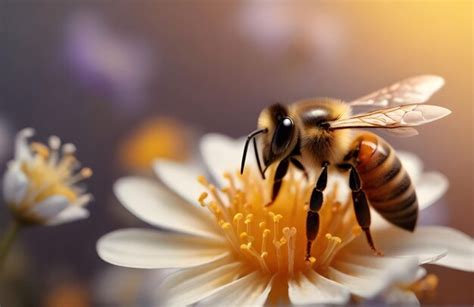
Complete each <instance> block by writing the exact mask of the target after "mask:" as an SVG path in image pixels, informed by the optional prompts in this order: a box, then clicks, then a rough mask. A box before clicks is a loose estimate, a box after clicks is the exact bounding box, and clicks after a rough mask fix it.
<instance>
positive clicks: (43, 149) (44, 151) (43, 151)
mask: <svg viewBox="0 0 474 307" xmlns="http://www.w3.org/2000/svg"><path fill="white" fill-rule="evenodd" d="M30 147H31V149H32V150H34V151H36V153H37V154H38V155H40V156H41V157H42V158H44V159H46V158H47V157H48V156H49V149H48V147H47V146H45V145H43V144H41V143H37V142H34V143H31V144H30Z"/></svg>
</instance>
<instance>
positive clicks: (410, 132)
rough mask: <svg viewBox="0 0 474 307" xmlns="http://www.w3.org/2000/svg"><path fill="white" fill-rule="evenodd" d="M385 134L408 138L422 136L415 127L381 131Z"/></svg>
mask: <svg viewBox="0 0 474 307" xmlns="http://www.w3.org/2000/svg"><path fill="white" fill-rule="evenodd" d="M381 130H383V131H384V132H385V133H388V134H390V135H392V136H397V137H402V138H407V137H411V136H415V135H418V134H420V133H419V132H418V130H416V129H415V128H413V127H400V128H393V129H381Z"/></svg>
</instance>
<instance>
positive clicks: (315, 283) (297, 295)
mask: <svg viewBox="0 0 474 307" xmlns="http://www.w3.org/2000/svg"><path fill="white" fill-rule="evenodd" d="M350 295H351V293H350V291H349V289H348V288H346V287H344V286H343V285H341V284H338V283H336V282H333V281H332V280H329V279H327V278H326V277H324V276H322V275H319V274H318V273H316V272H315V271H313V270H309V271H307V272H306V273H304V274H300V275H299V276H297V278H295V279H291V280H290V281H289V282H288V296H289V298H290V302H291V303H292V304H293V305H306V304H345V303H347V302H348V301H349V299H350Z"/></svg>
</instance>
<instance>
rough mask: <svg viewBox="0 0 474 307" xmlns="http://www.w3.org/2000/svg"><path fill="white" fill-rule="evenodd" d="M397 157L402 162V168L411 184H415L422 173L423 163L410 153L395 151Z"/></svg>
mask: <svg viewBox="0 0 474 307" xmlns="http://www.w3.org/2000/svg"><path fill="white" fill-rule="evenodd" d="M397 156H398V158H399V159H400V161H401V162H402V165H403V167H404V168H405V169H406V171H407V172H408V175H410V178H411V180H412V182H413V183H415V184H416V183H417V182H418V179H419V178H420V176H421V174H422V171H423V162H422V161H421V159H420V158H419V157H418V156H416V155H415V154H413V153H411V152H406V151H401V150H397Z"/></svg>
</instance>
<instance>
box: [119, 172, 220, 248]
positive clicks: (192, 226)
mask: <svg viewBox="0 0 474 307" xmlns="http://www.w3.org/2000/svg"><path fill="white" fill-rule="evenodd" d="M114 191H115V195H116V196H117V198H118V199H119V200H120V202H121V203H122V205H124V207H125V208H127V209H128V210H129V211H130V212H132V213H133V214H134V215H135V216H137V217H138V218H139V219H141V220H143V221H145V222H147V223H149V224H151V225H154V226H158V227H163V228H167V229H170V230H176V231H180V232H184V233H188V234H193V235H201V236H206V237H212V238H217V239H221V238H222V235H221V234H220V233H219V232H218V229H217V228H216V227H215V226H214V225H215V224H216V223H214V222H213V221H212V220H211V219H210V217H209V215H208V214H206V213H205V212H206V211H207V209H205V208H202V207H200V208H195V207H194V206H192V205H190V204H189V203H186V202H184V201H183V200H182V199H180V198H179V197H177V196H176V195H173V194H172V193H170V191H168V190H167V189H165V188H163V187H162V186H161V185H160V184H159V183H158V182H156V181H152V180H150V179H146V178H140V177H128V178H122V179H119V180H118V181H117V182H116V183H115V185H114Z"/></svg>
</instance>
